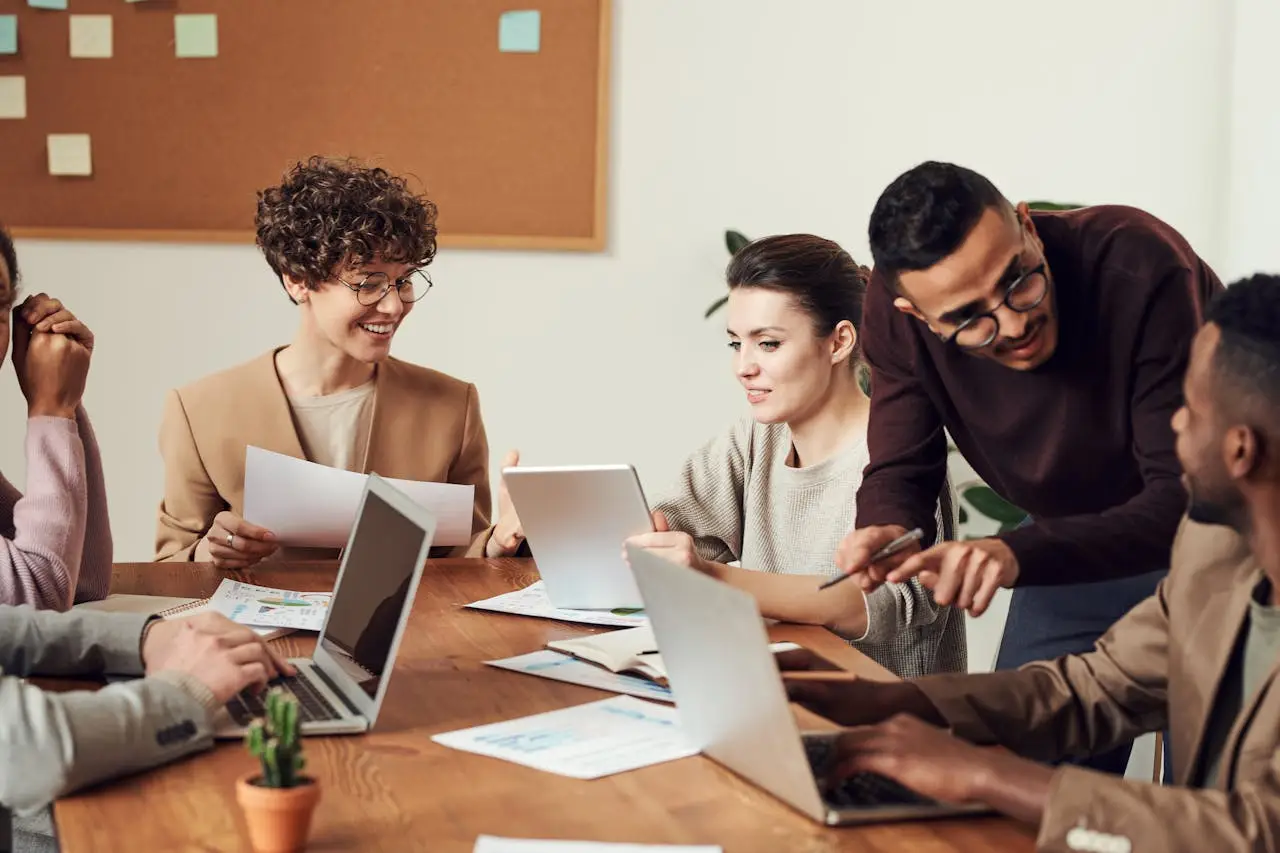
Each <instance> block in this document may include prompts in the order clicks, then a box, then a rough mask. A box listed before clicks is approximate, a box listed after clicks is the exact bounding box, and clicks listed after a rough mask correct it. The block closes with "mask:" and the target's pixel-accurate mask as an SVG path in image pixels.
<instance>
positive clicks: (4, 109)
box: [0, 76, 27, 118]
mask: <svg viewBox="0 0 1280 853" xmlns="http://www.w3.org/2000/svg"><path fill="white" fill-rule="evenodd" d="M26 117H27V78H26V77H22V76H5V77H0V118H26Z"/></svg>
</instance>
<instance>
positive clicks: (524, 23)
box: [498, 9, 542, 53]
mask: <svg viewBox="0 0 1280 853" xmlns="http://www.w3.org/2000/svg"><path fill="white" fill-rule="evenodd" d="M541 47H542V13H541V12H539V11H538V10H537V9H522V10H520V11H515V12H503V13H502V15H501V17H499V18H498V50H500V51H502V52H503V53H537V52H538V50H539V49H540V48H541Z"/></svg>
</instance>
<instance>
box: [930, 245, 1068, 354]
mask: <svg viewBox="0 0 1280 853" xmlns="http://www.w3.org/2000/svg"><path fill="white" fill-rule="evenodd" d="M1045 270H1046V265H1045V264H1044V263H1041V264H1039V265H1037V266H1036V267H1035V268H1033V269H1032V270H1031V271H1030V272H1027V273H1023V274H1022V275H1020V276H1018V278H1017V279H1015V280H1014V282H1013V284H1011V285H1009V287H1008V289H1007V290H1005V292H1004V298H1003V299H1001V300H1000V304H1001V305H1007V306H1009V309H1010V310H1012V311H1017V312H1018V313H1019V314H1025V313H1026V312H1028V311H1031V310H1033V309H1035V307H1036V306H1038V305H1039V304H1040V303H1041V302H1043V301H1044V297H1045V295H1046V294H1048V292H1049V276H1048V275H1047V273H1046V271H1045ZM999 308H1000V306H999V305H997V306H996V307H995V308H994V309H992V310H991V311H985V312H983V313H981V314H975V315H973V316H972V317H969V318H968V319H966V320H965V321H964V322H962V323H961V324H960V325H959V326H957V327H956V330H955V331H954V332H952V333H951V337H949V338H947V339H946V343H949V344H955V345H956V346H958V347H960V349H966V350H974V349H982V348H983V347H987V346H990V345H991V344H992V343H993V342H994V341H995V339H996V338H997V337H999V336H1000V321H999V320H998V319H997V318H996V311H998V310H999Z"/></svg>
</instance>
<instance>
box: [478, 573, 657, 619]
mask: <svg viewBox="0 0 1280 853" xmlns="http://www.w3.org/2000/svg"><path fill="white" fill-rule="evenodd" d="M467 607H472V608H475V609H476V610H492V611H494V612H496V613H515V614H517V615H520V616H537V617H539V618H541V619H558V620H560V621H561V622H580V623H582V624H585V625H608V626H611V627H614V628H634V627H636V626H638V625H648V624H649V617H648V616H645V615H644V611H642V610H626V609H619V610H566V609H565V608H562V607H552V606H551V601H550V600H549V599H548V598H547V588H546V586H545V585H544V584H543V582H542V581H538V582H537V583H533V584H530V585H529V586H527V587H525V588H524V589H518V590H516V591H515V592H506V593H503V594H502V595H495V596H494V597H493V598H486V599H485V600H484V601H477V602H474V603H472V604H468V605H467Z"/></svg>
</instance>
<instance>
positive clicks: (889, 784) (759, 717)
mask: <svg viewBox="0 0 1280 853" xmlns="http://www.w3.org/2000/svg"><path fill="white" fill-rule="evenodd" d="M627 553H628V555H629V556H630V559H631V565H632V568H633V569H634V573H635V578H636V582H637V584H638V585H639V586H640V591H641V592H642V593H643V594H644V602H645V612H646V613H647V614H648V616H649V620H650V624H651V625H652V627H653V633H654V636H655V637H656V638H657V641H658V650H659V651H660V652H661V654H662V661H663V663H664V664H665V665H666V668H667V678H668V681H669V683H670V685H671V690H672V692H673V693H674V694H675V699H676V707H677V708H678V709H679V711H680V725H681V728H683V729H684V730H685V731H686V732H687V734H688V735H689V737H690V739H691V740H692V741H693V743H695V744H696V745H697V746H698V747H699V748H700V749H701V750H702V753H703V754H704V755H706V756H708V757H709V758H711V759H713V760H715V761H716V762H718V763H720V764H722V765H724V766H725V767H727V768H728V769H730V770H732V771H733V772H734V773H736V774H738V775H739V776H742V777H743V778H745V779H747V780H748V781H749V782H752V783H753V784H755V785H758V786H759V787H761V788H763V789H765V790H766V791H768V792H769V793H771V794H773V795H774V796H776V797H777V798H778V799H780V800H782V801H783V802H785V803H787V804H788V805H790V806H792V807H793V808H795V809H797V810H799V811H801V812H803V813H804V814H806V815H808V816H809V817H811V818H813V819H814V820H816V821H819V822H821V823H825V824H830V825H833V826H839V825H847V824H857V823H872V822H879V821H889V820H905V819H916V818H926V817H946V816H951V815H959V814H974V813H985V812H988V811H990V810H989V809H986V808H985V807H983V808H976V807H972V806H952V805H946V804H942V803H938V802H936V801H933V800H927V799H925V798H923V797H920V796H918V795H917V794H915V793H913V792H912V791H909V790H908V789H906V788H904V787H902V786H900V785H898V784H897V783H896V782H893V781H892V780H889V779H886V778H884V777H882V776H876V775H874V774H859V775H857V776H854V777H852V778H851V779H848V780H840V781H836V780H832V782H830V783H827V782H825V781H823V780H824V777H825V776H826V775H827V774H828V773H830V772H831V771H832V770H834V762H835V753H834V743H833V741H832V736H831V734H830V733H826V734H823V733H820V732H809V733H801V732H800V730H799V727H798V726H797V725H796V719H795V716H794V715H793V713H792V711H791V706H790V704H789V703H788V701H787V694H786V690H785V689H784V688H783V686H782V678H781V677H780V675H779V673H778V665H777V663H776V661H775V659H774V656H773V654H772V653H771V652H770V651H769V638H768V634H767V633H766V631H765V626H764V620H763V619H762V618H761V617H760V611H759V610H758V609H757V607H756V603H755V599H753V598H752V597H751V596H750V595H749V594H748V593H745V592H743V591H741V590H738V589H734V588H733V587H731V586H729V585H727V584H724V583H721V582H720V581H717V580H714V579H712V578H709V577H707V576H705V575H703V574H701V573H699V572H697V571H694V570H693V569H688V568H685V567H683V566H678V565H676V564H674V563H671V562H669V561H667V560H664V559H662V558H661V557H657V556H654V555H653V554H652V553H650V552H648V551H645V550H643V549H638V548H633V547H631V546H627Z"/></svg>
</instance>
